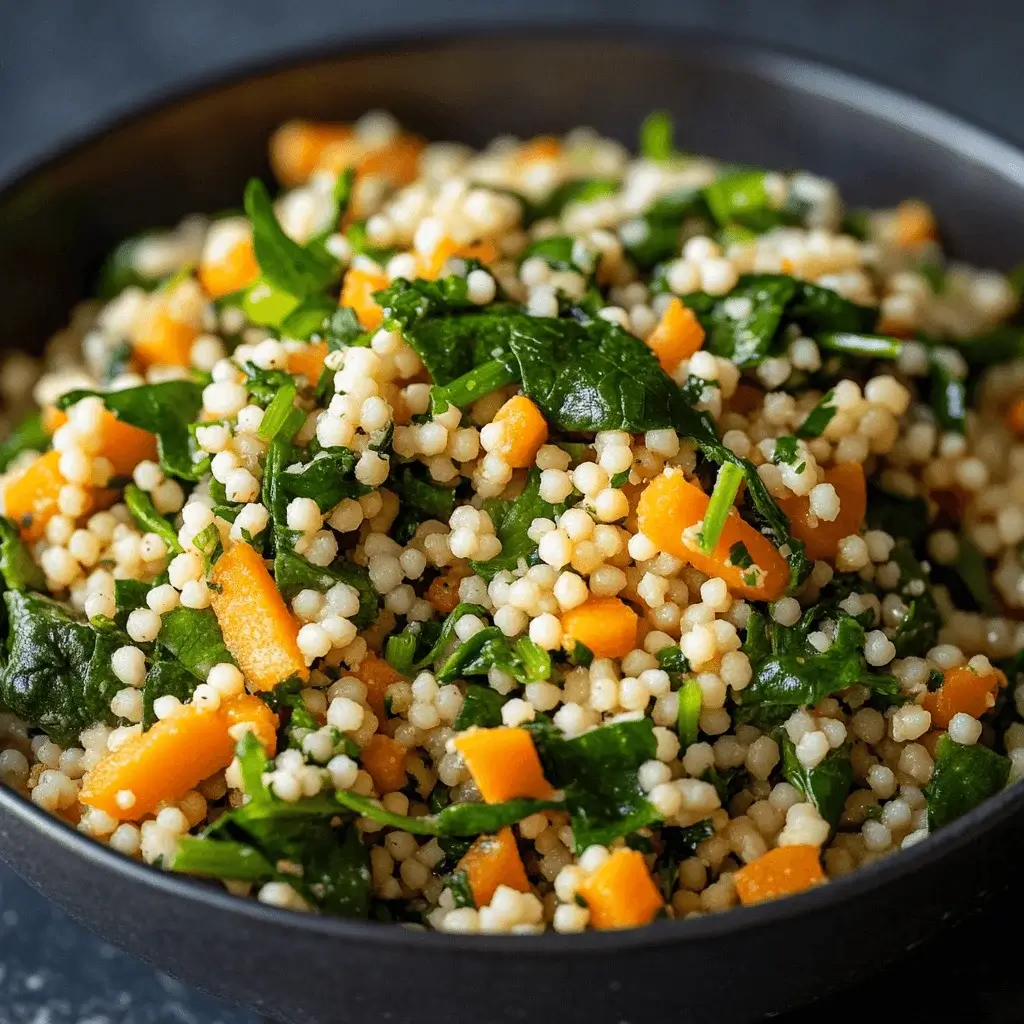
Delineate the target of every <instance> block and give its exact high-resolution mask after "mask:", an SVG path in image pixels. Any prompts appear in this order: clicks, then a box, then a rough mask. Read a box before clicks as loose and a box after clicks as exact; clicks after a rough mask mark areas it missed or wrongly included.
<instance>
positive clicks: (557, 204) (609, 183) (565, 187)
mask: <svg viewBox="0 0 1024 1024" xmlns="http://www.w3.org/2000/svg"><path fill="white" fill-rule="evenodd" d="M620 188H621V185H620V183H619V181H618V180H617V179H616V178H575V179H574V180H572V181H566V182H563V183H562V184H561V185H558V186H557V187H556V188H555V189H554V190H553V191H552V192H551V194H550V195H548V197H547V198H546V199H542V200H541V201H540V202H537V203H526V204H525V206H526V209H525V211H524V219H525V221H526V223H527V224H528V225H529V224H532V223H533V222H534V221H538V220H547V219H548V218H549V217H560V216H561V215H562V214H563V212H564V211H565V208H566V207H567V206H569V205H571V204H572V203H590V202H593V201H594V200H595V199H601V198H603V197H604V196H612V195H615V193H616V192H618V191H619V189H620Z"/></svg>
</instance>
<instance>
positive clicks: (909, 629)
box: [892, 540, 941, 658]
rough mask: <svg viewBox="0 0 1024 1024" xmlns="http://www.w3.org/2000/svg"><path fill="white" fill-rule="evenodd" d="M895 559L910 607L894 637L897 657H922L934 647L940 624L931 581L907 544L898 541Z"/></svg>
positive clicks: (903, 591) (904, 596)
mask: <svg viewBox="0 0 1024 1024" xmlns="http://www.w3.org/2000/svg"><path fill="white" fill-rule="evenodd" d="M892 560H893V561H894V562H895V563H896V564H897V565H898V566H899V567H900V586H899V593H900V595H901V597H902V598H903V599H904V601H905V603H906V605H907V613H906V615H904V617H903V619H902V620H901V621H900V624H899V625H898V626H897V627H896V632H895V634H894V635H893V638H892V642H893V644H894V646H895V647H896V657H897V658H909V657H923V656H924V655H925V654H926V653H927V652H928V651H929V650H930V649H931V648H932V647H934V646H935V643H936V640H937V639H938V633H939V626H940V625H941V621H940V618H939V609H938V606H937V605H936V603H935V597H934V595H933V594H932V588H931V581H930V580H929V578H928V575H927V573H926V572H925V571H924V568H923V566H922V565H921V563H920V562H919V561H918V560H917V558H916V556H915V555H914V552H913V550H912V549H911V547H910V544H909V543H908V542H907V541H905V540H899V541H897V543H896V546H895V547H894V548H893V550H892Z"/></svg>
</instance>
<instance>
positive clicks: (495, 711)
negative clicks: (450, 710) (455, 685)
mask: <svg viewBox="0 0 1024 1024" xmlns="http://www.w3.org/2000/svg"><path fill="white" fill-rule="evenodd" d="M507 700H508V697H507V696H505V695H503V694H500V693H498V691H497V690H492V689H491V688H490V687H489V686H480V685H479V684H478V683H470V684H469V685H468V686H467V687H466V699H465V700H464V701H463V702H462V709H461V710H460V711H459V714H458V717H457V718H456V719H455V721H454V722H453V723H452V728H453V729H454V730H455V731H456V732H461V731H462V730H463V729H468V728H469V727H470V726H471V725H479V726H480V727H481V728H483V729H492V728H495V727H497V726H499V725H501V722H502V719H501V709H502V707H504V705H505V702H506V701H507Z"/></svg>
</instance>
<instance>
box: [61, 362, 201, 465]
mask: <svg viewBox="0 0 1024 1024" xmlns="http://www.w3.org/2000/svg"><path fill="white" fill-rule="evenodd" d="M90 395H98V396H99V397H100V398H102V399H103V404H104V405H105V406H106V407H107V408H108V409H109V410H110V411H111V412H112V413H113V414H114V415H115V416H116V417H117V418H118V419H119V420H123V421H124V422H125V423H130V424H131V425H132V426H133V427H139V428H140V429H142V430H148V431H149V432H150V433H152V434H156V442H157V451H158V452H159V455H160V468H161V469H162V470H163V471H164V472H165V473H168V474H170V475H171V476H176V477H179V478H180V479H182V480H199V479H200V477H202V475H203V473H204V471H205V466H206V462H207V458H208V457H205V456H204V457H199V458H197V456H199V455H200V453H199V452H198V449H197V448H196V447H195V443H194V441H193V440H192V436H191V433H190V431H189V429H188V427H189V424H190V423H192V422H193V421H194V420H196V419H198V417H199V413H200V412H201V410H202V408H203V388H202V385H200V384H196V383H195V382H193V381H189V380H168V381H163V382H162V383H160V384H142V385H140V386H139V387H136V388H125V389H124V390H123V391H107V392H100V391H69V392H68V393H67V394H66V395H63V396H62V397H61V398H60V399H59V400H58V402H57V408H58V409H67V408H68V406H71V405H74V404H75V402H78V401H80V400H81V399H83V398H86V397H88V396H90Z"/></svg>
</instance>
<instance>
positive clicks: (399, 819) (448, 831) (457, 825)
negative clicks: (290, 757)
mask: <svg viewBox="0 0 1024 1024" xmlns="http://www.w3.org/2000/svg"><path fill="white" fill-rule="evenodd" d="M334 797H335V799H336V800H337V801H338V803H339V804H341V805H342V807H347V808H348V809H349V810H350V811H355V813H356V814H359V815H362V816H363V817H364V818H370V819H371V820H372V821H377V822H380V824H382V825H390V826H391V827H392V828H398V829H401V830H402V831H403V832H410V833H412V834H413V835H417V836H478V835H484V834H486V835H493V834H494V833H495V832H500V831H501V830H502V829H503V828H504V827H505V826H506V825H514V824H515V823H516V822H518V821H522V820H523V818H528V817H529V816H530V815H531V814H536V813H537V812H538V811H557V810H563V809H564V807H565V805H564V804H563V803H562V802H561V801H560V800H529V799H526V798H522V799H517V800H506V801H505V802H504V803H500V804H449V805H448V806H447V807H445V808H444V809H443V810H441V811H439V812H438V813H437V814H428V815H424V816H423V817H421V818H410V817H409V816H408V815H405V814H395V813H394V812H393V811H388V810H385V809H384V807H382V806H381V804H380V803H379V801H377V800H374V799H372V798H371V797H368V796H358V795H357V794H355V793H353V792H351V791H349V790H344V789H339V790H337V791H336V792H335V794H334Z"/></svg>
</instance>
